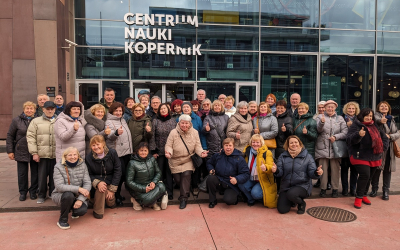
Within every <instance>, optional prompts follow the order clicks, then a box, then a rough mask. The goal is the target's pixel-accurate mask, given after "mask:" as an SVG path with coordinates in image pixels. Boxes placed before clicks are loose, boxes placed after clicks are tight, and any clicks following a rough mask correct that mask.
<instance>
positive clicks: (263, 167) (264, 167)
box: [260, 163, 267, 172]
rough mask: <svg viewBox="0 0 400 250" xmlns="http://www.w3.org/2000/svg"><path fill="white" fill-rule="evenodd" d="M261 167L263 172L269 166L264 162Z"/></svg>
mask: <svg viewBox="0 0 400 250" xmlns="http://www.w3.org/2000/svg"><path fill="white" fill-rule="evenodd" d="M260 168H261V170H262V171H263V172H265V171H267V167H266V166H265V165H264V163H263V164H262V165H261V166H260Z"/></svg>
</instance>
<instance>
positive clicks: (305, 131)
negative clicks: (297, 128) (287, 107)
mask: <svg viewBox="0 0 400 250" xmlns="http://www.w3.org/2000/svg"><path fill="white" fill-rule="evenodd" d="M303 134H307V128H306V126H305V125H304V128H303Z"/></svg>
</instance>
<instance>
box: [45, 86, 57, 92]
mask: <svg viewBox="0 0 400 250" xmlns="http://www.w3.org/2000/svg"><path fill="white" fill-rule="evenodd" d="M46 91H47V92H56V87H46Z"/></svg>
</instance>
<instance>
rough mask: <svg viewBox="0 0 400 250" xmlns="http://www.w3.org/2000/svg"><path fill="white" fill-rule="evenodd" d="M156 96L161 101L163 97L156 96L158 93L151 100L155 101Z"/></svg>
mask: <svg viewBox="0 0 400 250" xmlns="http://www.w3.org/2000/svg"><path fill="white" fill-rule="evenodd" d="M155 98H157V99H158V100H160V102H161V98H160V97H159V96H156V95H155V96H153V97H152V98H151V101H153V99H155Z"/></svg>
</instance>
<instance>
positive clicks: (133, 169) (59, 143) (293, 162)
mask: <svg viewBox="0 0 400 250" xmlns="http://www.w3.org/2000/svg"><path fill="white" fill-rule="evenodd" d="M234 104H235V100H234V98H233V97H232V96H226V95H223V94H221V95H220V96H219V97H218V99H216V100H214V101H211V100H210V99H208V98H207V97H206V92H205V91H204V90H201V89H200V90H198V91H197V98H196V100H193V101H190V102H189V101H182V100H179V99H175V100H174V101H173V102H172V103H162V101H161V98H160V97H158V96H153V97H151V98H150V95H148V94H142V95H140V96H139V102H138V103H135V99H134V98H131V97H128V98H126V100H124V103H120V102H117V101H115V91H114V90H113V89H110V88H107V89H105V91H104V98H103V99H102V100H101V101H100V102H99V103H98V104H95V105H93V106H92V107H90V108H89V109H87V110H84V107H83V105H82V103H80V102H76V101H71V102H69V103H68V104H66V105H65V106H64V104H63V99H62V96H57V97H56V98H55V101H54V102H52V101H50V100H49V97H48V96H46V95H39V96H38V104H35V103H33V102H29V101H28V102H25V103H24V105H23V112H22V114H21V115H19V116H18V117H15V118H14V119H13V121H12V123H11V125H10V128H9V131H8V134H7V153H8V155H9V158H10V159H12V160H16V161H17V168H18V185H19V192H20V198H19V199H20V201H24V200H26V196H27V194H28V192H29V196H30V198H31V199H32V200H34V199H37V203H39V204H40V203H43V202H44V201H45V199H46V198H47V195H48V197H51V199H52V200H53V201H54V202H55V203H56V204H57V205H59V206H60V209H61V212H60V217H59V220H58V222H57V225H58V226H59V227H60V228H62V229H68V228H69V227H70V226H69V224H68V215H69V213H70V212H71V211H72V218H77V217H79V216H82V215H84V214H85V213H86V212H87V208H88V202H89V201H90V202H91V203H92V204H93V216H94V217H95V218H97V219H102V218H103V215H104V209H105V207H109V208H114V207H116V206H121V205H123V201H124V200H125V197H123V196H122V195H121V188H122V185H123V184H124V183H125V189H127V191H128V192H129V194H130V196H131V198H130V200H131V202H132V204H133V209H134V210H142V209H143V208H144V207H151V208H152V209H154V210H162V209H166V208H167V205H168V200H172V199H173V198H174V197H173V190H174V188H179V190H180V192H179V197H178V200H179V201H180V205H179V208H180V209H184V208H185V207H186V205H187V200H188V197H189V196H190V194H193V195H195V196H197V195H198V194H199V185H201V186H205V187H206V190H207V192H208V193H209V202H210V203H209V207H210V208H214V207H215V206H216V205H217V197H216V193H217V191H218V192H219V193H220V194H221V195H223V201H224V202H225V203H226V204H229V205H235V204H237V203H238V201H239V200H240V198H241V199H243V200H244V201H245V202H247V204H248V205H249V206H253V205H254V204H255V203H256V202H262V203H263V205H264V206H266V207H268V208H277V209H278V211H279V212H280V213H287V212H289V211H290V209H291V207H294V206H297V213H298V214H303V213H304V212H305V208H306V203H305V201H304V199H305V198H307V197H308V196H310V195H311V190H312V179H320V180H321V181H320V182H317V183H316V184H315V185H314V186H320V187H321V191H320V196H321V197H326V195H327V194H326V191H327V190H329V189H330V186H331V187H332V194H331V195H332V197H338V189H339V178H341V182H342V195H344V196H348V195H349V193H350V194H351V195H354V196H356V198H355V202H354V206H355V207H356V208H361V204H362V203H364V204H367V205H370V204H371V202H370V201H369V199H368V198H367V192H368V190H369V186H370V185H372V191H371V193H370V196H372V197H374V196H376V195H377V190H378V186H379V176H380V174H381V172H383V197H382V198H383V199H384V200H388V199H389V188H390V177H391V173H392V172H394V171H395V167H396V162H395V161H396V157H395V154H394V145H393V143H395V141H396V140H397V139H398V138H399V137H400V132H399V131H398V130H397V126H396V123H395V121H394V118H393V116H391V107H390V105H389V104H388V103H387V102H381V103H379V104H378V106H377V112H376V113H374V112H373V110H372V109H370V108H364V109H362V110H360V108H359V105H358V104H357V103H356V102H349V103H347V104H345V105H344V108H343V114H342V115H339V114H337V112H336V110H337V108H338V104H337V103H336V102H334V101H333V100H328V101H321V102H319V103H318V112H317V114H315V115H313V114H311V112H310V110H309V106H308V105H307V104H306V103H304V102H301V97H300V95H299V94H297V93H294V94H292V95H291V96H290V104H287V103H286V101H285V100H277V99H276V97H275V96H274V95H273V94H269V95H267V97H266V99H265V101H264V102H261V103H259V104H257V102H255V101H251V102H249V103H247V102H245V101H241V102H239V103H238V104H237V105H236V107H235V106H234ZM29 166H30V172H31V186H30V187H29V188H28V169H29ZM349 170H350V184H349V180H348V179H349Z"/></svg>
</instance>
